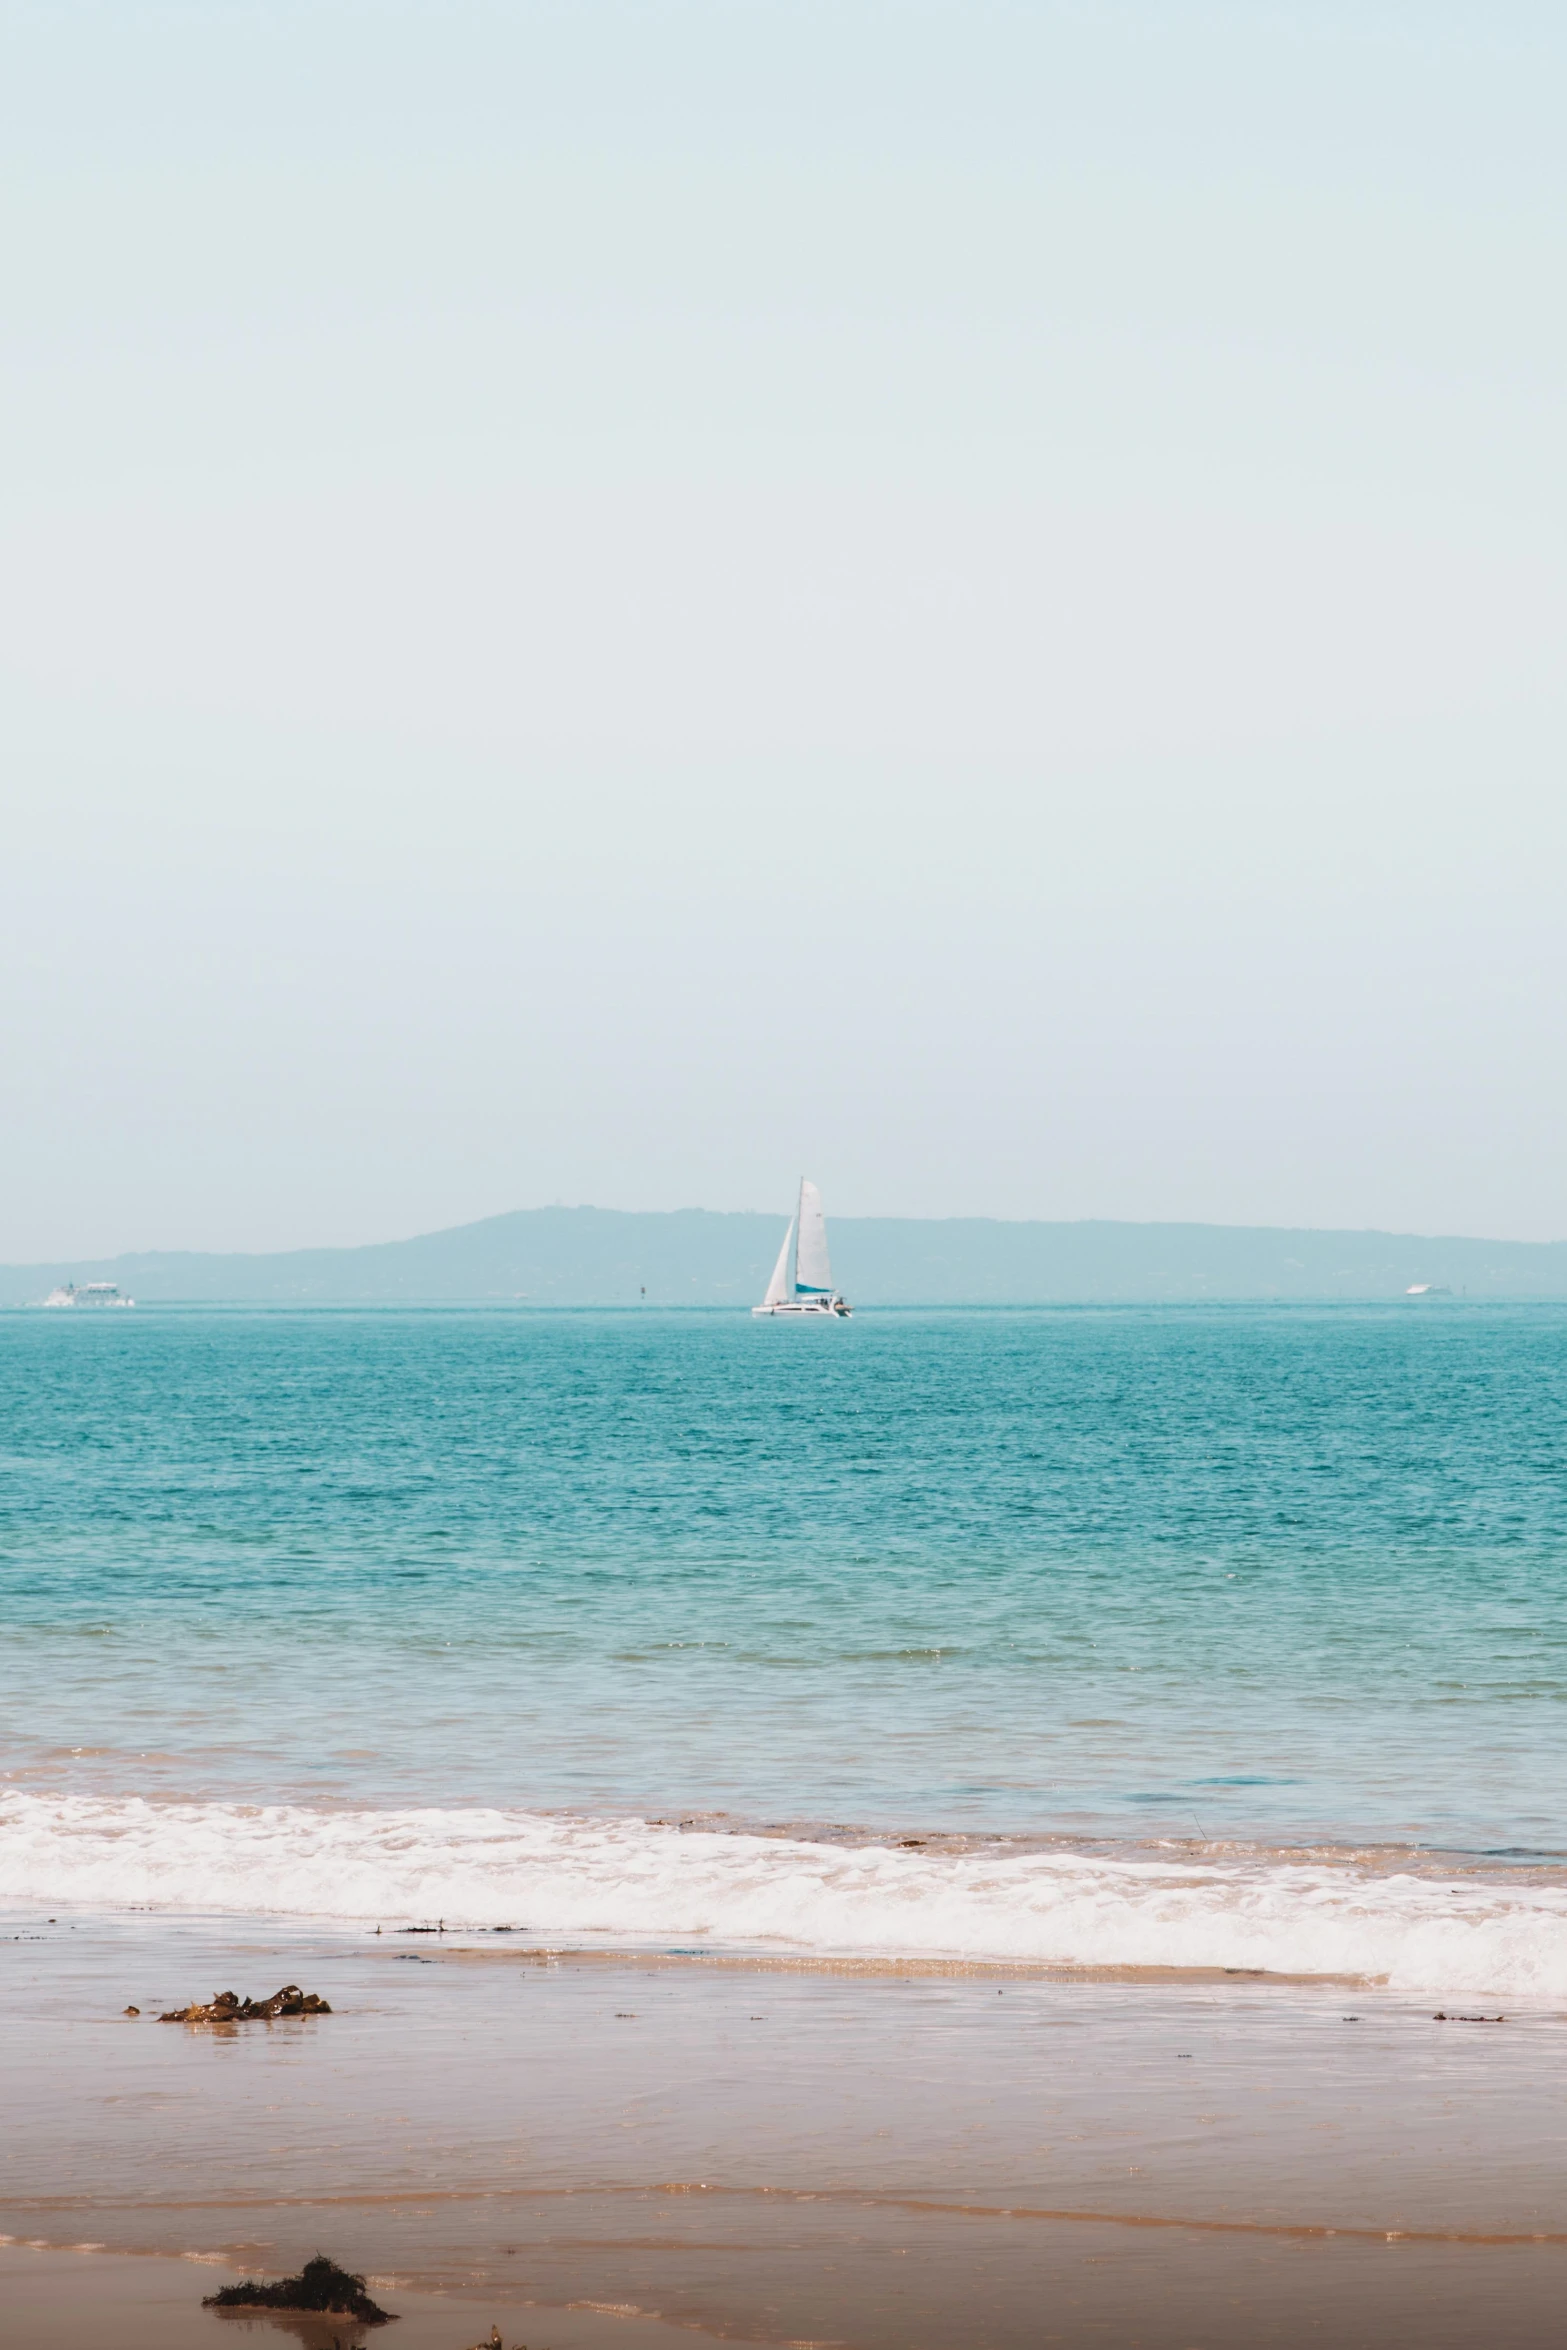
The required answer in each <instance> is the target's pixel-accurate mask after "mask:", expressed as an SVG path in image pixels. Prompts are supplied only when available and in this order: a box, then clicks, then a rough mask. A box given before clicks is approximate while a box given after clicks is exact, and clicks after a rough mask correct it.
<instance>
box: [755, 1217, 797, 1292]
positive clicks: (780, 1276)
mask: <svg viewBox="0 0 1567 2350" xmlns="http://www.w3.org/2000/svg"><path fill="white" fill-rule="evenodd" d="M793 1239H794V1218H793V1217H792V1216H791V1217H790V1219H789V1229H788V1231H787V1232H786V1233H785V1234H784V1244H783V1247H782V1248H781V1249H780V1250H779V1251H778V1262H777V1264H776V1265H775V1266H774V1267H773V1277H772V1279H771V1281H769V1282H768V1284H767V1295H766V1296H765V1297H764V1298H763V1300H762V1303H763V1305H764V1306H781V1305H782V1304H783V1301H784V1299H785V1298H786V1297H789V1296H790V1295H792V1284H791V1282H790V1279H789V1246H790V1243H791V1241H792V1240H793Z"/></svg>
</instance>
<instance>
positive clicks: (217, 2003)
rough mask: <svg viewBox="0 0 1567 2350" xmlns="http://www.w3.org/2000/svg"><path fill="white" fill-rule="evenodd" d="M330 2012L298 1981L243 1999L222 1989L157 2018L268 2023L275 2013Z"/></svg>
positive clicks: (161, 2020) (185, 2021)
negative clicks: (267, 1994) (207, 2002)
mask: <svg viewBox="0 0 1567 2350" xmlns="http://www.w3.org/2000/svg"><path fill="white" fill-rule="evenodd" d="M127 2012H129V2011H127ZM331 2012H332V2010H331V2008H330V2007H329V2006H328V2005H327V2003H326V2001H325V2000H324V1999H318V1998H317V1997H316V1994H315V1993H314V1991H301V1989H300V1988H299V1985H298V1984H297V1983H285V1984H284V1985H283V1988H282V1990H281V1991H274V1992H273V1994H272V1996H271V1998H270V1999H241V1997H240V1995H239V1993H238V1992H237V1991H220V1992H219V1993H218V1995H217V1997H216V1998H215V1999H214V2000H213V2001H212V2003H211V2005H210V2006H208V2007H202V2006H201V2005H200V2004H199V2003H193V2004H192V2005H191V2006H189V2007H171V2008H170V2009H169V2012H168V2014H167V2015H160V2016H159V2018H158V2021H159V2023H160V2024H257V2023H261V2024H269V2023H270V2022H271V2021H272V2018H273V2017H274V2016H275V2015H330V2014H331Z"/></svg>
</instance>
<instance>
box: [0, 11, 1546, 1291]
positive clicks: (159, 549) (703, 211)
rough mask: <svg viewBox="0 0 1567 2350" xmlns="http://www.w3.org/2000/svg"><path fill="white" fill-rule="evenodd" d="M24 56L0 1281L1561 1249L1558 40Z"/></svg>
mask: <svg viewBox="0 0 1567 2350" xmlns="http://www.w3.org/2000/svg"><path fill="white" fill-rule="evenodd" d="M0 61H3V64H4V72H3V74H0V126H3V130H4V138H5V147H6V155H7V174H8V181H9V186H10V191H11V198H12V213H13V218H16V219H19V220H22V221H25V223H26V233H25V236H23V235H19V236H17V237H16V238H14V239H13V240H12V244H11V247H10V250H9V253H8V256H7V258H6V260H5V262H4V265H3V266H4V271H5V280H4V282H5V287H6V300H5V303H4V305H3V308H0V366H3V368H4V372H5V380H6V384H7V398H8V403H9V413H10V431H9V433H8V435H7V450H8V455H7V457H6V458H5V459H4V460H3V461H0V462H3V463H4V466H5V475H6V495H7V515H8V527H7V542H8V545H7V558H6V562H5V566H4V570H3V574H0V576H3V580H4V598H5V629H4V634H3V639H0V642H3V651H0V728H3V739H4V742H5V748H6V761H5V765H6V777H7V782H6V821H5V833H4V838H5V844H6V854H5V857H4V859H3V861H0V986H3V988H4V993H5V1001H6V1004H7V1008H8V1011H9V1013H10V1015H11V1016H10V1017H9V1018H8V1020H7V1021H6V1023H5V1027H4V1035H3V1037H0V1102H3V1105H4V1108H3V1117H4V1128H5V1150H4V1153H3V1156H0V1261H5V1262H8V1263H12V1264H19V1263H28V1262H42V1261H48V1260H51V1259H59V1258H60V1257H63V1256H65V1255H66V1254H67V1253H70V1252H75V1253H78V1254H88V1255H91V1256H93V1257H106V1256H110V1255H114V1254H117V1253H119V1252H120V1251H122V1250H124V1249H127V1248H131V1247H137V1248H170V1247H190V1248H197V1249H207V1250H246V1249H248V1250H267V1251H271V1250H277V1249H283V1248H289V1247H298V1246H333V1245H339V1246H341V1245H356V1244H371V1243H374V1242H376V1241H379V1240H386V1239H391V1238H399V1237H404V1236H409V1235H414V1234H419V1233H425V1232H430V1231H434V1230H439V1229H450V1228H454V1227H457V1226H460V1225H463V1224H465V1223H468V1222H471V1221H474V1220H476V1219H478V1218H481V1217H484V1216H486V1215H491V1214H500V1213H506V1212H509V1211H510V1210H511V1209H513V1208H514V1207H515V1206H516V1204H517V1203H518V1202H519V1201H522V1202H529V1201H546V1200H550V1199H566V1198H578V1199H592V1200H593V1201H595V1202H597V1203H602V1204H605V1205H607V1206H612V1207H624V1208H627V1209H632V1208H647V1209H650V1210H657V1209H666V1208H672V1207H674V1206H675V1205H676V1204H677V1203H679V1202H681V1201H685V1200H689V1199H691V1198H693V1197H700V1198H702V1199H704V1200H706V1201H709V1202H711V1203H712V1204H713V1206H714V1207H715V1208H716V1209H719V1210H732V1211H735V1212H747V1211H749V1212H758V1213H765V1212H771V1203H773V1202H774V1201H776V1203H777V1210H778V1213H779V1215H780V1217H781V1216H782V1215H783V1214H785V1213H786V1212H787V1207H788V1202H789V1200H790V1198H791V1196H792V1192H793V1186H794V1183H795V1182H796V1180H797V1179H798V1174H799V1171H800V1169H801V1167H802V1166H808V1167H809V1168H810V1169H811V1171H812V1173H813V1174H814V1175H815V1176H816V1177H817V1179H818V1180H819V1181H820V1182H821V1183H822V1185H823V1187H824V1190H825V1192H826V1197H827V1204H828V1210H829V1213H830V1214H831V1215H833V1216H835V1217H844V1216H856V1215H864V1214H868V1213H872V1212H874V1213H879V1214H889V1215H908V1216H931V1215H941V1216H948V1215H950V1216H990V1217H995V1218H999V1219H1003V1220H1008V1221H1035V1220H1037V1221H1047V1222H1048V1221H1075V1220H1083V1219H1101V1218H1102V1219H1106V1220H1111V1221H1121V1222H1156V1221H1157V1222H1202V1223H1209V1224H1214V1225H1219V1226H1234V1225H1249V1226H1266V1227H1273V1228H1277V1229H1313V1230H1342V1231H1364V1230H1382V1231H1388V1232H1394V1233H1397V1232H1406V1233H1408V1232H1413V1233H1431V1234H1482V1235H1486V1236H1488V1237H1495V1238H1497V1239H1525V1238H1528V1239H1548V1238H1552V1237H1554V1236H1557V1235H1559V1234H1560V1233H1561V1232H1562V1231H1563V1229H1564V1226H1567V1207H1564V1190H1563V1182H1562V1175H1561V1170H1562V1168H1563V1166H1564V1165H1567V1095H1564V1092H1563V1089H1562V1087H1561V1085H1560V1083H1559V1082H1558V1073H1559V1068H1560V1060H1561V1039H1560V1031H1561V1019H1562V1014H1561V1006H1562V1003H1563V1000H1564V989H1567V925H1564V924H1563V923H1562V920H1561V913H1560V904H1559V898H1560V881H1559V876H1560V873H1561V871H1562V869H1563V863H1564V851H1567V794H1564V793H1563V792H1562V790H1561V784H1560V777H1561V773H1562V767H1563V758H1564V754H1567V692H1564V680H1563V670H1562V662H1561V656H1560V645H1561V642H1562V636H1563V626H1562V623H1563V603H1564V597H1563V587H1564V578H1563V545H1564V538H1563V531H1562V522H1563V511H1562V509H1563V503H1564V482H1563V465H1562V455H1561V433H1560V424H1559V417H1560V413H1561V388H1562V387H1561V377H1562V373H1563V366H1562V362H1563V339H1564V329H1563V325H1562V320H1561V315H1560V306H1559V305H1558V304H1555V303H1553V302H1551V301H1550V300H1549V298H1548V296H1547V295H1546V294H1545V293H1543V292H1542V289H1548V288H1549V286H1550V285H1552V284H1554V283H1557V282H1558V281H1559V279H1560V276H1561V272H1562V261H1563V255H1562V250H1561V249H1562V246H1563V243H1564V240H1567V229H1564V227H1563V222H1564V220H1567V207H1564V205H1563V201H1562V199H1563V195H1564V192H1567V191H1564V188H1563V181H1564V179H1567V159H1564V157H1563V153H1562V147H1561V140H1560V136H1559V123H1560V118H1561V111H1562V102H1563V98H1564V96H1567V24H1564V23H1563V21H1562V20H1561V18H1560V16H1559V13H1556V12H1551V11H1547V10H1546V9H1545V8H1544V7H1542V6H1540V5H1538V4H1537V0H1496V5H1493V6H1491V7H1488V8H1487V9H1485V10H1484V11H1482V10H1481V9H1480V8H1479V7H1478V6H1475V5H1472V4H1468V0H1465V4H1458V0H1429V4H1427V5H1423V6H1417V5H1415V4H1414V0H1358V4H1356V5H1350V0H1316V4H1315V5H1311V6H1307V5H1304V4H1293V0H1277V4H1274V5H1268V6H1262V7H1259V6H1251V5H1246V6H1243V5H1240V4H1239V0H1161V4H1160V5H1158V6H1155V5H1154V4H1153V0H1104V4H1103V5H1099V6H1084V5H1080V4H1077V0H1038V4H1037V5H1035V6H1031V7H1029V8H1026V9H1016V8H1010V7H1008V8H993V7H990V6H988V5H984V4H980V5H974V4H973V0H964V5H962V6H959V5H958V4H957V0H930V4H929V5H924V4H921V5H913V4H912V0H911V4H909V5H897V4H891V0H836V4H835V5H834V6H833V7H832V8H830V9H829V8H826V7H823V6H819V5H816V4H815V0H788V4H787V5H785V4H784V0H756V4H754V5H751V4H748V5H746V6H743V7H741V6H737V5H733V4H731V0H588V4H587V5H584V6H581V7H577V8H566V7H563V6H559V5H555V4H554V0H518V4H517V5H515V6H511V7H507V8H505V9H497V8H495V7H493V6H492V5H489V4H488V0H449V4H446V5H443V6H442V7H440V8H439V9H437V8H436V7H434V6H433V5H432V4H430V0H392V4H391V5H389V6H387V7H386V8H384V9H380V10H377V11H375V12H373V13H372V12H369V11H366V10H364V9H363V8H362V7H361V6H359V5H357V4H355V0H318V4H315V5H312V6H310V7H306V6H304V5H303V0H266V4H265V5H263V4H262V0H236V5H234V6H231V7H225V8H223V9H221V10H208V11H202V10H192V9H186V8H182V7H177V6H172V5H168V4H166V0H116V4H115V5H114V6H110V5H108V4H107V0H80V4H78V0H67V4H66V5H64V6H62V7H60V8H57V9H51V10H45V9H42V8H37V7H33V6H18V7H14V8H11V9H8V10H6V11H4V12H3V14H0ZM758 1203H761V1204H760V1206H759V1205H758Z"/></svg>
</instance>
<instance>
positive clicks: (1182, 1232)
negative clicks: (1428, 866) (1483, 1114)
mask: <svg viewBox="0 0 1567 2350" xmlns="http://www.w3.org/2000/svg"><path fill="white" fill-rule="evenodd" d="M783 1229H784V1218H783V1217H782V1216H752V1215H716V1214H711V1213H709V1212H708V1211H707V1210H706V1209H701V1208H683V1209H680V1210H679V1211H677V1212H676V1213H673V1214H669V1215H640V1214H623V1213H621V1212H620V1211H618V1210H616V1209H613V1208H523V1209H519V1210H518V1211H517V1212H516V1213H514V1214H512V1215H508V1216H489V1217H486V1219H485V1220H484V1222H483V1223H480V1224H463V1225H459V1226H457V1227H456V1228H455V1229H454V1230H453V1231H450V1232H430V1233H425V1234H423V1235H422V1236H421V1237H420V1238H418V1239H416V1240H393V1241H385V1242H382V1243H380V1244H379V1245H377V1246H374V1247H370V1248H314V1249H290V1250H286V1251H283V1252H281V1253H279V1254H277V1255H268V1256H215V1255H213V1256H208V1255H198V1254H194V1253H183V1252H177V1251H174V1252H164V1251H155V1252H150V1253H146V1254H141V1255H134V1256H122V1257H113V1258H109V1259H97V1260H93V1261H89V1260H87V1259H85V1258H82V1259H76V1260H72V1261H69V1262H61V1263H58V1264H50V1265H7V1266H0V1304H4V1305H27V1304H33V1303H36V1302H38V1301H39V1300H41V1299H42V1298H43V1297H44V1296H46V1295H47V1293H48V1291H49V1290H50V1289H52V1288H53V1287H54V1286H55V1285H56V1283H58V1282H64V1281H76V1282H82V1281H116V1282H118V1283H119V1285H120V1287H121V1288H122V1289H124V1290H127V1291H128V1292H129V1293H130V1294H131V1295H132V1296H134V1297H135V1298H137V1299H139V1300H140V1301H141V1302H142V1303H144V1304H149V1305H152V1304H174V1303H179V1302H185V1303H203V1304H266V1305H301V1304H322V1305H325V1304H339V1303H341V1304H349V1303H366V1304H371V1303H374V1304H392V1303H397V1302H403V1303H410V1304H411V1303H414V1302H418V1301H428V1302H432V1303H433V1302H437V1301H446V1302H452V1303H463V1304H481V1303H496V1302H500V1301H512V1300H522V1301H526V1302H527V1303H528V1304H530V1305H538V1306H568V1305H635V1304H637V1303H638V1302H639V1301H640V1298H641V1294H642V1292H643V1290H644V1289H645V1290H646V1293H647V1302H648V1303H649V1305H660V1306H668V1305H684V1306H715V1305H728V1306H735V1307H740V1306H747V1305H750V1304H751V1303H753V1301H754V1300H755V1299H757V1298H759V1297H760V1296H761V1294H762V1290H763V1288H764V1287H765V1285H766V1281H767V1276H768V1273H769V1272H770V1270H771V1268H772V1263H773V1259H774V1257H775V1256H776V1255H777V1253H778V1244H779V1241H780V1240H781V1239H782V1237H783ZM831 1232H832V1247H833V1270H834V1272H835V1273H836V1275H837V1277H838V1279H839V1281H840V1282H841V1283H842V1285H843V1288H844V1290H845V1292H846V1294H847V1295H848V1297H849V1298H850V1300H851V1301H852V1302H853V1303H855V1304H858V1305H867V1306H878V1305H1038V1304H1051V1303H1063V1304H1067V1303H1084V1304H1086V1303H1095V1302H1098V1303H1113V1302H1116V1301H1121V1302H1124V1303H1131V1302H1134V1301H1138V1300H1147V1301H1150V1302H1160V1301H1163V1302H1174V1301H1179V1300H1182V1299H1188V1300H1190V1299H1202V1298H1212V1299H1247V1298H1250V1299H1268V1298H1279V1299H1286V1298H1299V1299H1309V1298H1396V1297H1402V1296H1403V1295H1404V1294H1405V1292H1406V1291H1407V1290H1408V1289H1409V1288H1410V1286H1411V1284H1413V1283H1415V1282H1427V1283H1430V1284H1431V1285H1432V1287H1433V1288H1434V1289H1449V1290H1451V1291H1452V1292H1453V1293H1454V1294H1455V1295H1458V1294H1461V1293H1467V1294H1468V1295H1469V1296H1470V1297H1471V1298H1482V1297H1484V1298H1567V1242H1564V1241H1523V1240H1453V1239H1425V1238H1421V1237H1420V1236H1418V1235H1416V1234H1411V1233H1397V1232H1308V1231H1303V1232H1292V1231H1285V1230H1276V1229H1274V1228H1273V1227H1272V1226H1265V1225H1264V1226H1247V1225H1224V1224H1110V1223H1083V1224H1004V1223H997V1222H994V1221H992V1220H990V1219H988V1218H985V1217H977V1216H968V1217H952V1218H950V1219H944V1220H925V1219H920V1218H914V1217H898V1216H861V1217H853V1216H840V1217H835V1218H834V1219H833V1222H832V1227H831Z"/></svg>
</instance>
